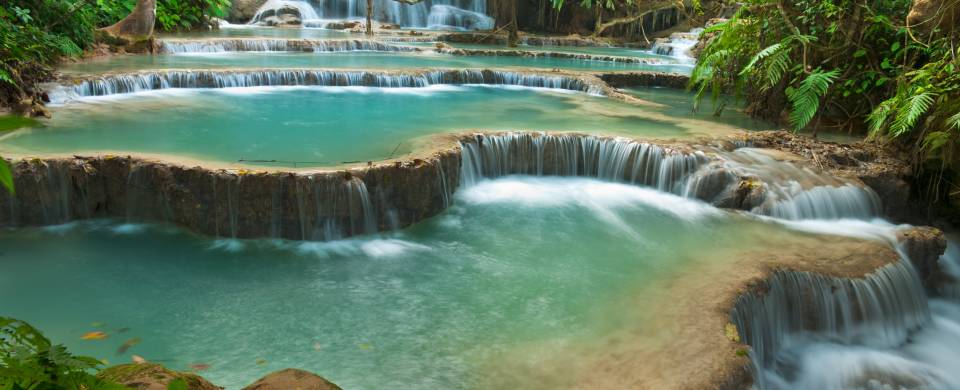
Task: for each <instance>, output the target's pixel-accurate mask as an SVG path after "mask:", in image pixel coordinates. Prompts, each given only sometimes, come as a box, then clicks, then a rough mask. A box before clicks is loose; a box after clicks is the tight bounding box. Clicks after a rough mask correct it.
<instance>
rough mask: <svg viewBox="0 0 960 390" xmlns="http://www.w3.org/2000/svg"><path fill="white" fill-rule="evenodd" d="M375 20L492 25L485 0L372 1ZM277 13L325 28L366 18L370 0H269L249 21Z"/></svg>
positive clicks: (456, 26) (477, 26) (460, 26)
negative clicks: (316, 0) (314, 1)
mask: <svg viewBox="0 0 960 390" xmlns="http://www.w3.org/2000/svg"><path fill="white" fill-rule="evenodd" d="M373 9H374V19H375V20H376V21H378V22H381V23H393V24H398V25H400V26H402V27H420V28H423V27H429V28H437V29H454V30H481V29H490V28H493V18H491V17H489V16H487V15H486V1H484V0H425V1H422V2H419V3H416V4H404V3H401V2H398V1H395V0H373ZM276 14H296V15H298V16H299V18H300V20H301V21H302V23H303V25H305V26H319V27H325V26H326V25H327V24H328V23H330V22H332V21H336V20H364V19H365V18H366V14H367V3H366V2H365V1H362V0H333V1H324V2H320V3H319V5H317V7H314V6H313V5H311V4H310V3H308V2H306V1H297V0H269V1H267V2H266V3H264V4H263V5H262V6H260V8H259V9H258V10H257V12H256V15H254V17H253V18H252V19H251V20H250V24H258V23H263V22H264V21H265V19H266V18H267V17H269V16H272V15H276Z"/></svg>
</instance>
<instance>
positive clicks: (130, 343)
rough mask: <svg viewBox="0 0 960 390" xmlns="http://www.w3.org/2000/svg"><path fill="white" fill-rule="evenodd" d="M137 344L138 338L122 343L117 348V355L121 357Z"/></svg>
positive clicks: (138, 342)
mask: <svg viewBox="0 0 960 390" xmlns="http://www.w3.org/2000/svg"><path fill="white" fill-rule="evenodd" d="M137 344H140V338H139V337H134V338H132V339H130V340H127V341H124V342H123V344H122V345H120V348H117V355H123V354H124V353H126V352H127V350H128V349H130V347H133V346H134V345H137Z"/></svg>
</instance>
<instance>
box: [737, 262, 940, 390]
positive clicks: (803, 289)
mask: <svg viewBox="0 0 960 390" xmlns="http://www.w3.org/2000/svg"><path fill="white" fill-rule="evenodd" d="M731 320H732V322H733V323H734V324H735V325H736V326H737V330H738V332H739V333H740V339H741V340H743V342H744V343H746V344H748V345H750V346H751V355H750V357H751V359H752V360H753V363H754V368H755V369H756V370H757V371H756V372H755V375H754V380H755V384H756V386H757V387H758V388H760V389H767V388H780V387H781V386H775V385H772V384H771V383H768V382H770V381H771V380H772V381H773V383H777V382H776V380H775V379H774V378H776V377H778V376H780V373H779V371H781V370H783V369H788V368H785V367H780V365H781V364H784V363H787V364H788V363H789V362H783V361H781V360H779V359H778V353H779V351H780V350H782V349H785V348H787V347H788V346H790V345H793V344H798V343H804V342H809V340H811V339H813V340H828V341H829V342H831V343H839V344H858V345H869V346H874V347H881V348H893V347H898V346H900V345H902V344H903V343H905V342H907V340H908V337H909V336H910V334H911V333H912V332H914V331H916V330H917V329H919V328H921V327H922V326H924V325H926V324H928V323H929V322H930V320H931V315H930V309H929V306H928V304H927V298H926V296H925V295H924V289H923V286H922V285H921V283H920V279H919V278H918V277H917V275H916V272H915V271H914V270H913V268H912V267H911V265H910V264H909V263H908V262H907V261H905V260H901V261H898V262H896V263H892V264H888V265H886V266H884V267H882V268H880V269H878V270H876V271H875V272H874V273H872V274H870V275H867V276H866V277H864V278H862V279H844V278H830V277H824V276H820V275H817V274H813V273H807V272H782V271H780V272H776V273H775V274H774V275H772V276H771V277H770V278H769V279H768V283H767V286H766V288H765V291H763V292H757V293H748V294H744V295H742V296H741V297H740V298H739V299H738V300H737V303H736V305H735V307H734V309H733V311H732V312H731ZM864 375H865V376H867V377H869V376H870V375H871V373H869V372H867V373H864ZM853 387H858V386H855V385H854V386H853Z"/></svg>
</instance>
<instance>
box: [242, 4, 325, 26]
mask: <svg viewBox="0 0 960 390" xmlns="http://www.w3.org/2000/svg"><path fill="white" fill-rule="evenodd" d="M281 9H294V10H296V11H297V16H299V18H300V20H315V19H320V15H318V14H317V11H316V10H315V9H314V8H313V6H312V5H310V3H308V2H306V1H300V0H267V2H265V3H263V5H261V6H260V8H259V9H257V13H256V14H254V15H253V18H251V19H250V23H257V22H260V21H262V20H263V19H264V18H266V17H268V16H272V15H276V14H277V12H278V11H280V10H281Z"/></svg>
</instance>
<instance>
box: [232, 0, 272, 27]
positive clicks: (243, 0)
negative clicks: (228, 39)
mask: <svg viewBox="0 0 960 390" xmlns="http://www.w3.org/2000/svg"><path fill="white" fill-rule="evenodd" d="M266 2H267V0H233V2H232V3H231V4H230V13H229V15H227V20H229V21H230V22H232V23H246V22H249V21H250V19H252V18H253V16H254V15H256V14H257V10H258V9H260V6H262V5H263V4H264V3H266Z"/></svg>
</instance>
